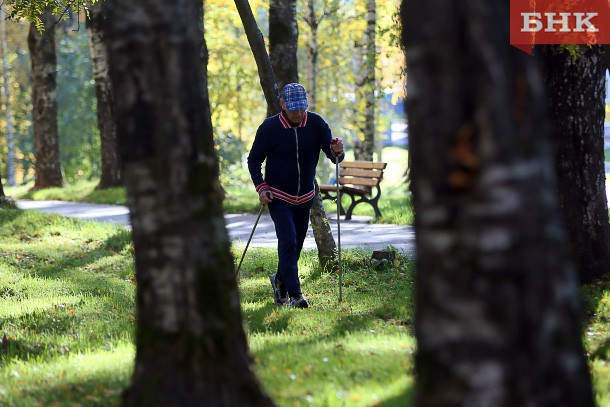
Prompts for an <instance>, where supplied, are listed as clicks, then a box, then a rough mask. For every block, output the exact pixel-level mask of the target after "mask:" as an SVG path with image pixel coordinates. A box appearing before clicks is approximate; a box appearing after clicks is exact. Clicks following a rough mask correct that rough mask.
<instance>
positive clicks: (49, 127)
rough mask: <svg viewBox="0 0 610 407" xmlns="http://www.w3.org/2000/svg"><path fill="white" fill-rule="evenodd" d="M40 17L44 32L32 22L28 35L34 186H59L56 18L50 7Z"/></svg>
mask: <svg viewBox="0 0 610 407" xmlns="http://www.w3.org/2000/svg"><path fill="white" fill-rule="evenodd" d="M40 20H41V22H42V24H43V26H44V31H38V29H37V28H36V25H35V24H33V23H31V24H30V32H29V35H28V48H29V50H30V58H31V62H32V127H33V128H34V155H35V157H36V164H35V166H34V168H35V171H36V178H35V182H34V188H35V189H40V188H49V187H61V186H62V184H63V177H62V174H61V161H60V155H59V132H58V129H57V83H56V76H57V55H56V54H55V18H54V17H53V13H52V11H51V9H50V8H45V9H43V11H42V14H41V15H40Z"/></svg>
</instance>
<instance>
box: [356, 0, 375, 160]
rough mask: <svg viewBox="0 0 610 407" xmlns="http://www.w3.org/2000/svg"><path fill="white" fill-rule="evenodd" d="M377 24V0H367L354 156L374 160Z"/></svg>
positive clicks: (357, 93)
mask: <svg viewBox="0 0 610 407" xmlns="http://www.w3.org/2000/svg"><path fill="white" fill-rule="evenodd" d="M376 24H377V8H376V4H375V0H366V32H365V35H364V40H363V47H364V56H363V61H362V65H361V69H362V72H359V73H357V75H356V76H357V77H358V76H359V77H360V80H359V82H358V83H357V88H356V98H357V101H358V107H359V108H360V107H363V112H356V117H357V123H358V129H359V132H360V135H359V136H358V137H357V138H356V139H355V140H354V158H355V159H356V160H360V161H373V151H374V149H375V90H376V88H377V84H376V82H375V65H376V62H377V49H376V45H375V28H376Z"/></svg>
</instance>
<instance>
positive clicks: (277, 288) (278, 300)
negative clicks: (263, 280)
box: [269, 274, 288, 305]
mask: <svg viewBox="0 0 610 407" xmlns="http://www.w3.org/2000/svg"><path fill="white" fill-rule="evenodd" d="M269 280H270V281H271V287H273V303H274V304H275V305H286V304H288V292H287V291H286V287H285V286H284V284H283V283H282V282H281V281H279V280H277V279H276V277H275V274H272V275H270V276H269Z"/></svg>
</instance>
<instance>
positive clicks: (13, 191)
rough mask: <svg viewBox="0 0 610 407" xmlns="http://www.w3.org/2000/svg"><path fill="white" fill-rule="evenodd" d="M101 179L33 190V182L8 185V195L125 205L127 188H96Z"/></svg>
mask: <svg viewBox="0 0 610 407" xmlns="http://www.w3.org/2000/svg"><path fill="white" fill-rule="evenodd" d="M98 183H99V180H92V181H81V182H78V183H76V184H67V185H65V186H64V187H62V188H46V189H39V190H35V191H33V190H31V188H32V187H33V183H30V184H27V185H22V186H18V187H6V188H5V193H6V195H8V196H10V197H12V198H15V199H33V200H36V201H42V200H57V201H73V202H89V203H99V204H108V205H125V202H126V198H125V190H124V188H121V187H115V188H105V189H96V187H97V185H98Z"/></svg>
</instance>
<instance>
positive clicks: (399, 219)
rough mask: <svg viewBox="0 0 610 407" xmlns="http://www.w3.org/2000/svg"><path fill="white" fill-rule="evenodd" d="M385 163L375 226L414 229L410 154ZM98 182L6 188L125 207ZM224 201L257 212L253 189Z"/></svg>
mask: <svg viewBox="0 0 610 407" xmlns="http://www.w3.org/2000/svg"><path fill="white" fill-rule="evenodd" d="M382 158H383V161H384V162H387V163H388V167H387V169H386V170H385V172H384V178H383V181H382V183H381V189H382V193H381V199H380V201H379V209H380V210H381V213H382V215H383V216H382V217H381V218H380V219H378V220H377V221H376V222H378V223H393V224H398V225H411V224H412V223H413V209H412V205H411V197H410V194H409V192H408V191H407V186H406V184H405V172H406V169H407V160H408V151H407V150H405V149H402V148H398V147H386V148H384V149H383V151H382ZM346 160H353V153H350V152H348V153H347V156H346ZM98 182H99V181H98V180H93V181H83V182H79V183H78V184H73V185H66V186H65V187H63V188H48V189H43V190H38V191H30V189H31V188H32V186H33V183H30V184H28V185H23V186H18V187H5V192H6V194H7V195H8V196H10V197H12V198H15V199H33V200H59V201H74V202H90V203H101V204H115V205H125V203H126V198H125V190H124V189H123V188H108V189H103V190H96V189H95V187H96V186H97V184H98ZM223 187H224V188H225V193H226V195H225V200H224V202H223V208H224V211H225V212H226V213H243V212H250V213H256V212H258V210H259V208H260V206H259V204H258V195H257V194H256V191H255V190H254V188H253V187H252V188H250V186H248V188H239V187H235V186H231V185H224V186H223ZM341 201H342V203H343V207H344V208H345V209H347V208H348V207H349V204H350V198H349V197H348V196H344V197H342V200H341ZM324 207H325V209H326V211H327V213H328V216H336V213H337V206H336V203H334V202H331V201H329V200H326V201H324ZM354 215H364V216H374V215H375V213H374V212H373V209H372V208H371V206H370V205H366V204H361V205H358V206H356V208H355V210H354Z"/></svg>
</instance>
